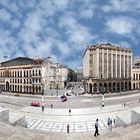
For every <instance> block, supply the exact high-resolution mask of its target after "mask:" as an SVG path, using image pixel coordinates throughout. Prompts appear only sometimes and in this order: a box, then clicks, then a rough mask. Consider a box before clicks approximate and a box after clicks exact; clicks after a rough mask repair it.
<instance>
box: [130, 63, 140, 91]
mask: <svg viewBox="0 0 140 140" xmlns="http://www.w3.org/2000/svg"><path fill="white" fill-rule="evenodd" d="M132 75H133V80H132V85H133V89H134V90H138V89H140V65H134V66H133V69H132Z"/></svg>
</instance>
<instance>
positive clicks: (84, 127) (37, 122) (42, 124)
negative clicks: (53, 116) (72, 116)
mask: <svg viewBox="0 0 140 140" xmlns="http://www.w3.org/2000/svg"><path fill="white" fill-rule="evenodd" d="M26 121H27V124H28V128H30V129H34V130H39V131H45V132H67V124H69V126H70V132H91V131H94V130H95V121H96V119H94V120H90V121H75V122H56V121H49V120H45V119H37V118H31V117H26ZM99 129H100V130H106V129H107V118H104V119H102V120H99Z"/></svg>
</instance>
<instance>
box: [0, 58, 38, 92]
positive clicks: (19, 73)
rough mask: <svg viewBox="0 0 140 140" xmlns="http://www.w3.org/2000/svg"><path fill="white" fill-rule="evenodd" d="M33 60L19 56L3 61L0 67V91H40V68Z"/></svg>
mask: <svg viewBox="0 0 140 140" xmlns="http://www.w3.org/2000/svg"><path fill="white" fill-rule="evenodd" d="M37 65H38V64H35V60H33V59H30V58H25V57H19V58H16V59H13V60H9V61H6V62H3V63H2V64H1V67H0V91H2V92H17V93H34V94H39V93H41V70H40V69H34V67H36V66H37Z"/></svg>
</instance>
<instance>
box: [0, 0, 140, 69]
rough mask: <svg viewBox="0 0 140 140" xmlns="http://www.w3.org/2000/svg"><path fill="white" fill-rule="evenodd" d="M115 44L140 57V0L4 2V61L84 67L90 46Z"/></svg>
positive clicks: (0, 33)
mask: <svg viewBox="0 0 140 140" xmlns="http://www.w3.org/2000/svg"><path fill="white" fill-rule="evenodd" d="M107 42H111V43H113V44H117V45H119V46H121V47H129V48H132V51H133V54H134V55H140V2H139V0H0V59H1V60H2V59H3V56H8V58H9V59H11V58H15V57H18V56H28V57H31V58H34V57H35V56H40V57H47V56H51V57H53V58H54V60H55V62H60V63H64V64H66V65H68V66H70V67H72V68H76V67H77V66H81V65H82V55H83V51H84V49H85V48H86V46H87V45H90V44H96V43H107Z"/></svg>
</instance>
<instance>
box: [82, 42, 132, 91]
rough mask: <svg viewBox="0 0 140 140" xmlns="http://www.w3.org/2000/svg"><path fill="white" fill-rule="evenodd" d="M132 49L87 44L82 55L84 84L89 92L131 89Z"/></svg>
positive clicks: (110, 45)
mask: <svg viewBox="0 0 140 140" xmlns="http://www.w3.org/2000/svg"><path fill="white" fill-rule="evenodd" d="M131 69H132V51H131V49H128V48H121V47H118V46H114V45H112V44H109V43H108V44H97V45H91V46H88V47H87V48H86V50H85V52H84V56H83V77H84V85H85V88H86V90H87V92H89V93H101V92H120V91H126V90H131Z"/></svg>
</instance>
